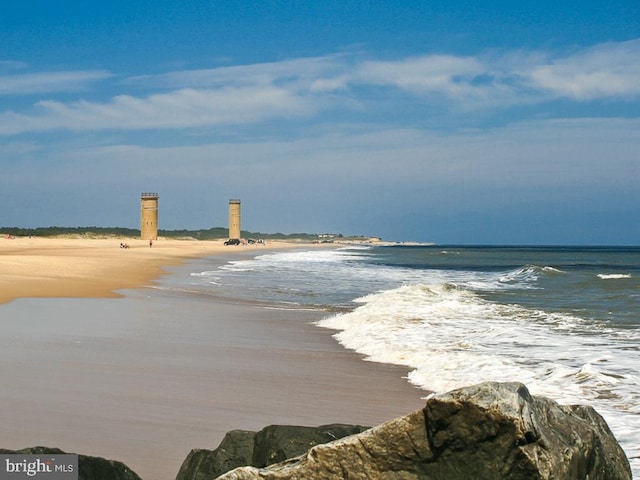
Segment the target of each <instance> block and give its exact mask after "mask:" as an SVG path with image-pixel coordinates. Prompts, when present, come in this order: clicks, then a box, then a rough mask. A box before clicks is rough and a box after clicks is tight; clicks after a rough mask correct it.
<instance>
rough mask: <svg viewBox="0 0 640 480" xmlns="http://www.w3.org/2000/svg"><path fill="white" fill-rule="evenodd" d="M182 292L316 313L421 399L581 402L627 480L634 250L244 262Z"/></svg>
mask: <svg viewBox="0 0 640 480" xmlns="http://www.w3.org/2000/svg"><path fill="white" fill-rule="evenodd" d="M199 265H200V266H201V267H202V266H203V264H199ZM190 283H191V284H190V286H189V288H191V289H195V290H197V291H199V292H202V293H208V294H213V295H216V296H222V297H227V298H235V299H238V300H243V301H252V302H257V303H260V304H263V305H264V306H265V307H267V308H287V309H312V310H320V311H322V312H324V313H323V319H322V320H321V321H319V322H318V327H319V328H323V327H324V328H329V329H333V330H335V331H336V333H335V335H334V336H335V338H336V340H337V341H338V342H340V343H341V344H342V345H343V346H344V347H345V348H348V349H351V350H354V351H356V352H358V353H361V354H363V355H364V356H365V357H366V359H367V360H371V361H375V362H382V363H391V364H397V365H402V366H406V368H407V371H408V376H407V381H409V382H411V383H412V384H415V385H416V386H419V387H420V388H422V389H424V390H425V391H435V392H445V391H448V390H451V389H455V388H459V387H462V386H465V385H470V384H475V383H478V382H481V381H489V380H491V381H520V382H522V383H524V384H526V385H527V387H528V388H529V390H530V391H531V392H532V393H533V394H537V395H545V396H548V397H550V398H553V399H555V400H556V401H558V402H560V403H565V404H576V403H577V404H589V405H592V406H593V407H595V408H596V410H597V411H598V412H599V413H600V414H601V415H602V416H603V417H604V418H605V419H606V421H607V423H608V424H609V426H610V427H611V429H612V430H613V432H614V434H615V435H616V437H617V438H618V440H619V441H620V443H621V444H622V446H623V448H624V449H625V451H626V453H627V456H628V457H629V459H630V462H631V464H632V470H633V472H634V478H640V248H600V247H598V248H595V247H594V248H578V247H468V246H465V247H461V246H401V245H394V246H350V247H343V248H339V247H336V248H334V249H313V250H294V251H286V252H276V253H266V254H259V252H257V257H255V258H251V259H241V260H235V261H231V262H229V263H227V264H225V265H222V266H215V268H211V269H202V270H201V271H196V272H193V273H192V274H191V277H190ZM425 395H426V392H425Z"/></svg>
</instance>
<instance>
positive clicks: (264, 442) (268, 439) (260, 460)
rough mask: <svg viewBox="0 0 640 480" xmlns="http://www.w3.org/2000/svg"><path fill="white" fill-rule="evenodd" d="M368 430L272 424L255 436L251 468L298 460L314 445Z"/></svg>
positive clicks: (336, 426) (330, 426) (334, 426)
mask: <svg viewBox="0 0 640 480" xmlns="http://www.w3.org/2000/svg"><path fill="white" fill-rule="evenodd" d="M368 428H369V427H362V426H359V425H341V424H332V425H323V426H321V427H297V426H291V425H271V426H269V427H266V428H264V429H262V430H260V431H259V432H258V433H256V435H255V443H254V450H253V460H252V462H251V465H253V466H254V467H266V466H268V465H272V464H274V463H279V462H282V461H284V460H286V459H288V458H292V457H297V456H298V455H301V454H303V453H305V452H306V451H307V450H309V449H310V448H311V447H313V446H315V445H319V444H322V443H329V442H332V441H334V440H337V439H339V438H343V437H346V436H349V435H353V434H356V433H360V432H363V431H365V430H367V429H368Z"/></svg>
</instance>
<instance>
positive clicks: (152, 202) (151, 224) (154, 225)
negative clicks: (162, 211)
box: [140, 193, 159, 240]
mask: <svg viewBox="0 0 640 480" xmlns="http://www.w3.org/2000/svg"><path fill="white" fill-rule="evenodd" d="M158 198H159V197H158V194H157V193H142V194H141V195H140V238H141V239H142V240H156V239H157V238H158Z"/></svg>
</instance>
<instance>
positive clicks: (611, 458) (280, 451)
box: [0, 383, 632, 480]
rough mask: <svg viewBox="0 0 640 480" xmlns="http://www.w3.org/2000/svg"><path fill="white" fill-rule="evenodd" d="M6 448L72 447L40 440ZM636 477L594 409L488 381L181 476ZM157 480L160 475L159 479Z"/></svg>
mask: <svg viewBox="0 0 640 480" xmlns="http://www.w3.org/2000/svg"><path fill="white" fill-rule="evenodd" d="M0 453H19V454H51V453H53V454H63V453H65V452H63V451H62V450H58V449H55V448H46V447H34V448H28V449H24V450H18V451H11V450H2V449H0ZM78 467H79V468H78V470H79V476H78V479H79V480H140V477H139V476H138V475H136V474H135V473H134V472H132V471H131V470H130V469H129V468H128V467H127V466H126V465H124V464H123V463H120V462H116V461H113V460H105V459H104V458H99V457H89V456H86V455H79V457H78ZM214 478H218V479H220V480H254V479H262V480H285V479H286V480H333V479H335V480H339V479H362V480H377V479H384V480H422V479H424V480H469V479H473V480H552V479H553V480H631V478H632V476H631V469H630V467H629V462H628V460H627V458H626V456H625V454H624V452H623V450H622V448H621V447H620V445H619V444H618V442H617V440H616V439H615V438H614V436H613V434H612V433H611V431H610V430H609V427H608V426H607V424H606V422H605V421H604V420H603V419H602V417H601V416H600V415H599V414H598V413H597V412H596V411H595V410H594V409H593V408H591V407H589V406H576V405H573V406H562V405H559V404H557V403H556V402H554V401H552V400H549V399H547V398H544V397H537V396H532V395H531V394H530V393H529V391H528V390H527V388H526V387H525V386H524V385H522V384H520V383H482V384H479V385H475V386H471V387H467V388H462V389H459V390H454V391H452V392H449V393H444V394H441V395H434V396H431V397H430V398H429V399H428V400H427V402H426V406H425V407H424V408H423V409H421V410H417V411H415V412H413V413H411V414H409V415H407V416H404V417H400V418H396V419H394V420H390V421H388V422H385V423H383V424H382V425H379V426H377V427H373V428H367V427H362V426H358V425H355V426H354V425H339V424H336V425H324V426H321V427H294V426H282V425H272V426H270V427H266V428H264V429H263V430H261V431H259V432H252V431H245V430H234V431H231V432H229V433H227V435H226V436H225V437H224V439H223V441H222V443H221V444H220V446H219V447H218V448H217V449H215V450H192V451H191V452H190V453H189V455H188V456H187V458H186V459H185V461H184V463H183V465H182V467H181V468H180V471H179V473H178V476H177V477H176V480H212V479H214ZM150 480H152V479H150Z"/></svg>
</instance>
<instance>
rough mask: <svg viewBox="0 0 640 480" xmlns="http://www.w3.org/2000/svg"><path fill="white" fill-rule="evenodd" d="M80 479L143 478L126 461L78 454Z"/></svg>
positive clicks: (36, 450)
mask: <svg viewBox="0 0 640 480" xmlns="http://www.w3.org/2000/svg"><path fill="white" fill-rule="evenodd" d="M0 453H8V454H20V455H49V454H54V455H63V454H65V453H66V452H63V451H62V450H60V449H59V448H49V447H29V448H23V449H21V450H6V449H0ZM78 480H141V478H140V477H139V476H138V475H137V474H136V473H135V472H134V471H133V470H131V469H130V468H129V467H127V466H126V465H125V464H124V463H122V462H118V461H116V460H107V459H105V458H102V457H91V456H88V455H78Z"/></svg>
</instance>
